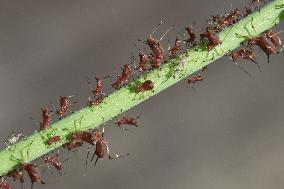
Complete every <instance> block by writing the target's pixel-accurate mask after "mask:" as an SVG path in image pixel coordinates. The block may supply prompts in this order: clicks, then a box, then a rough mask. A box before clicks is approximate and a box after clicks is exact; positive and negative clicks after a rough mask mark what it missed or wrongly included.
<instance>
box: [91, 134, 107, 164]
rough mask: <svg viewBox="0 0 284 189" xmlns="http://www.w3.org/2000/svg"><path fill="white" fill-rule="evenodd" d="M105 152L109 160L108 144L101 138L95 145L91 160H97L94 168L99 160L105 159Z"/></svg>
mask: <svg viewBox="0 0 284 189" xmlns="http://www.w3.org/2000/svg"><path fill="white" fill-rule="evenodd" d="M105 151H107V154H108V157H109V159H111V157H110V150H109V146H108V142H107V141H106V140H105V139H104V137H102V138H101V139H100V140H99V141H98V142H97V143H96V150H95V152H94V154H93V156H92V158H91V161H93V160H94V157H95V156H97V159H96V161H95V163H94V166H96V164H97V162H98V160H99V159H103V158H104V157H105Z"/></svg>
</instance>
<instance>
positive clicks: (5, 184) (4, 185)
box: [0, 178, 13, 189]
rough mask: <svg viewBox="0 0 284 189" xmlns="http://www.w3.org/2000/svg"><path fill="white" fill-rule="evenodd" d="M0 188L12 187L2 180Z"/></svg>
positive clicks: (11, 188)
mask: <svg viewBox="0 0 284 189" xmlns="http://www.w3.org/2000/svg"><path fill="white" fill-rule="evenodd" d="M0 188H3V189H13V187H12V186H11V185H10V184H9V183H8V182H6V181H4V180H3V178H2V180H1V181H0Z"/></svg>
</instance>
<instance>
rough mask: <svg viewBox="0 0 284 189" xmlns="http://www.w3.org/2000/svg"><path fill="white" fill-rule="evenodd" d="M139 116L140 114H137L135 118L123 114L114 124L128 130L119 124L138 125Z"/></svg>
mask: <svg viewBox="0 0 284 189" xmlns="http://www.w3.org/2000/svg"><path fill="white" fill-rule="evenodd" d="M139 117H140V116H137V117H136V118H134V117H126V116H123V117H122V118H119V119H118V120H116V121H115V124H116V125H117V126H118V127H119V128H121V129H123V130H128V129H127V128H124V127H121V125H130V126H135V127H138V119H139Z"/></svg>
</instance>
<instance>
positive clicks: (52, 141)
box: [46, 135, 60, 146]
mask: <svg viewBox="0 0 284 189" xmlns="http://www.w3.org/2000/svg"><path fill="white" fill-rule="evenodd" d="M58 141H60V136H58V135H56V136H53V137H51V138H50V139H48V141H47V142H46V143H47V144H48V146H50V145H52V144H54V143H56V142H58Z"/></svg>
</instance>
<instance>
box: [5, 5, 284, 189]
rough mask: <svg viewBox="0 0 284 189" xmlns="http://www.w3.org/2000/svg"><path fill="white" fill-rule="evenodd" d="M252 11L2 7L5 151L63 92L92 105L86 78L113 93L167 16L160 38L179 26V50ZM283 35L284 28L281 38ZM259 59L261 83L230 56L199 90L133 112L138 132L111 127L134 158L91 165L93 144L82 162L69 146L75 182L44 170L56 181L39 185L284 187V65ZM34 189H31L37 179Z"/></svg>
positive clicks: (118, 148)
mask: <svg viewBox="0 0 284 189" xmlns="http://www.w3.org/2000/svg"><path fill="white" fill-rule="evenodd" d="M245 3H246V1H245V0H228V1H224V0H214V1H208V0H175V1H173V0H156V1H150V0H143V1H140V0H123V1H111V0H104V1H98V0H80V1H77V0H57V1H50V0H49V1H43V0H40V1H39V0H1V1H0V26H1V30H0V134H1V137H2V138H1V139H0V142H1V144H2V145H1V147H2V148H4V147H5V145H4V140H5V139H6V137H8V136H9V135H10V134H11V132H12V131H15V132H23V133H25V134H26V135H30V134H31V133H32V132H33V131H34V130H36V129H38V128H39V125H38V123H37V122H39V121H40V119H41V117H40V116H41V111H40V108H41V107H45V106H49V105H50V103H51V102H53V103H55V104H56V105H58V100H59V96H60V95H62V96H64V95H65V96H66V95H75V97H74V98H73V99H71V101H73V100H74V101H78V103H77V104H74V105H72V110H78V109H79V108H81V107H83V106H85V105H86V103H87V101H88V96H89V89H88V86H87V83H86V79H85V78H86V77H89V78H92V80H93V77H94V76H105V75H108V74H113V77H112V79H106V80H105V82H106V83H107V84H106V85H107V86H108V89H107V90H106V91H107V92H110V91H111V90H112V89H111V88H110V87H109V86H110V83H111V81H113V80H114V75H115V74H119V73H120V67H121V66H122V65H124V64H126V63H129V62H130V58H131V54H134V55H135V56H136V57H137V54H138V51H137V48H136V47H135V45H134V43H135V44H136V45H137V46H138V47H140V48H143V47H145V46H143V44H141V43H140V42H138V39H146V38H147V36H149V34H150V33H151V32H152V31H153V29H154V28H155V27H156V26H157V24H158V23H159V22H160V21H161V20H163V21H165V24H163V25H162V26H161V27H160V28H159V30H158V31H157V32H156V33H155V36H156V37H157V38H159V37H160V36H161V35H162V34H163V33H164V32H165V31H166V30H167V29H168V28H170V27H172V26H174V29H172V30H171V31H170V33H169V34H168V35H167V36H166V37H165V38H164V40H163V41H162V43H163V45H164V46H165V48H167V46H168V42H170V43H171V44H172V43H173V42H174V39H175V37H176V35H178V36H182V32H184V31H183V28H184V27H185V26H188V25H192V26H193V27H194V29H195V31H197V32H198V34H199V33H200V31H201V29H202V28H203V26H204V25H205V24H206V20H207V19H208V18H209V17H211V15H215V14H224V13H225V12H229V11H231V10H232V9H233V8H240V9H243V8H244V5H245ZM281 29H283V24H280V25H278V27H277V28H276V29H275V31H280V30H281ZM281 35H282V37H283V34H281ZM145 48H147V47H145ZM256 49H257V48H256ZM256 54H257V61H258V62H259V63H260V66H261V72H259V71H258V69H257V68H256V66H255V65H253V64H251V63H250V62H247V61H240V62H239V63H240V64H241V65H242V66H243V67H244V68H245V69H246V70H247V71H249V72H250V73H251V74H252V75H253V76H254V77H249V76H248V75H247V74H245V73H244V72H242V71H241V70H240V69H238V67H237V66H235V65H234V64H233V63H232V62H231V61H230V60H229V59H228V58H227V57H223V58H221V59H220V60H218V61H216V62H214V63H212V64H211V65H210V66H209V69H208V71H207V72H205V73H204V82H202V83H199V84H197V85H195V86H194V89H193V88H192V87H190V86H189V85H188V84H187V83H186V81H182V82H179V83H178V84H176V85H175V86H173V87H170V88H169V89H167V90H165V91H164V92H162V93H160V94H158V95H156V96H155V97H153V98H151V99H150V100H148V101H146V102H144V103H142V104H141V105H139V106H137V107H135V108H133V109H131V111H129V112H127V113H126V115H129V116H137V115H141V118H140V119H139V127H138V128H133V129H132V131H133V132H134V134H133V133H130V132H124V131H123V130H121V129H119V128H117V127H116V126H115V125H114V124H113V122H109V123H107V125H108V126H107V127H106V137H107V139H108V141H109V143H110V147H111V149H112V151H113V152H117V153H121V154H125V153H130V154H131V155H130V156H128V157H127V158H125V159H119V160H113V161H110V160H107V159H105V160H102V161H99V162H98V164H97V166H96V167H93V165H92V164H88V166H85V160H86V154H87V145H85V146H84V147H83V148H81V149H80V151H79V152H77V153H76V154H77V157H76V156H75V154H74V153H67V152H66V151H65V150H64V149H61V150H60V155H59V157H60V159H62V160H64V159H66V158H70V159H69V160H68V161H66V162H65V164H64V165H65V166H66V168H65V169H64V171H63V175H59V174H58V173H57V172H56V171H55V170H54V169H53V168H52V167H51V169H50V170H47V171H45V173H44V174H43V180H44V181H46V184H45V185H40V184H38V183H37V184H35V185H34V188H46V189H49V188H50V189H51V188H53V189H65V188H66V189H67V188H68V189H73V188H74V189H75V188H115V189H124V188H135V189H145V188H164V189H172V188H194V189H198V188H200V189H206V188H210V189H228V188H230V189H240V188H242V189H254V188H255V189H267V188H273V189H277V188H279V189H280V188H281V189H282V188H283V187H284V149H283V147H284V124H283V123H284V116H283V115H284V113H283V107H284V102H283V96H284V74H283V73H284V62H283V61H284V57H283V53H280V54H279V55H273V56H271V63H270V64H267V59H266V56H265V55H264V53H262V52H260V50H259V49H257V50H256ZM94 83H95V82H94ZM31 117H32V118H33V119H31ZM53 120H54V121H56V118H55V116H54V119H53ZM91 149H92V148H91ZM92 150H93V149H92ZM0 163H1V160H0ZM11 183H12V184H13V185H14V186H15V188H20V185H19V184H18V183H15V182H11ZM24 188H30V181H29V179H28V178H26V182H25V185H24Z"/></svg>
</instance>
